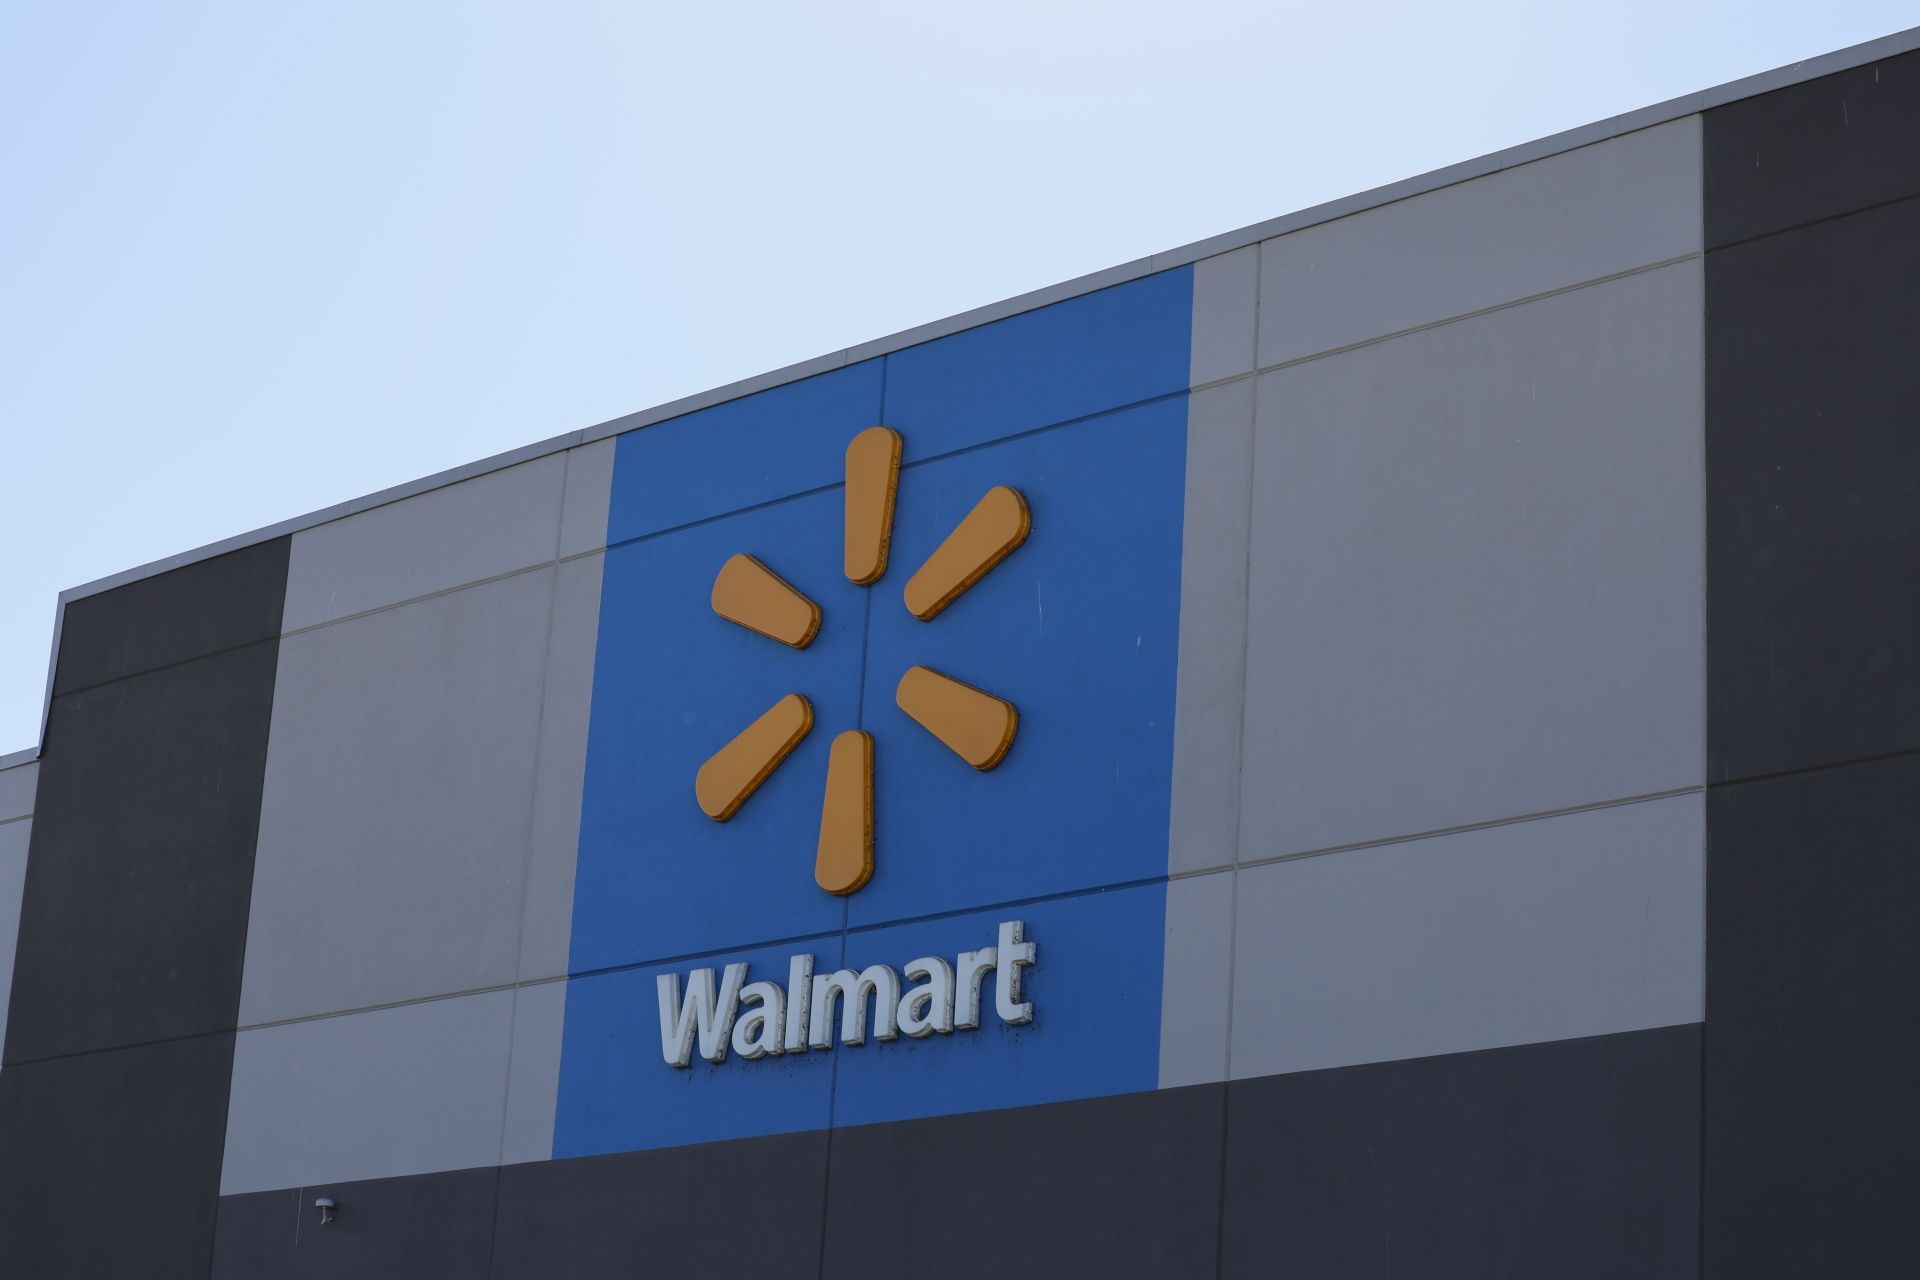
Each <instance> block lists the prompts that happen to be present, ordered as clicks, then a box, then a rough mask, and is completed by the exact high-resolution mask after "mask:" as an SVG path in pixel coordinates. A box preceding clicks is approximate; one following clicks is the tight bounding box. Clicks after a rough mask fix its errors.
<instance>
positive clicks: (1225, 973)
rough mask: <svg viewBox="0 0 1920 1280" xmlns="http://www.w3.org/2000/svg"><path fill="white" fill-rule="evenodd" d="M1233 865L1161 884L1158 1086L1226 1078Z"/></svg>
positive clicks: (1169, 1087)
mask: <svg viewBox="0 0 1920 1280" xmlns="http://www.w3.org/2000/svg"><path fill="white" fill-rule="evenodd" d="M1233 877H1234V873H1233V872H1232V871H1216V872H1213V873H1211V874H1209V875H1204V876H1186V877H1183V878H1181V879H1178V880H1171V881H1168V882H1167V942H1166V953H1165V954H1166V968H1165V971H1164V975H1163V986H1162V988H1161V1000H1160V1087H1161V1088H1162V1089H1171V1088H1174V1087H1176V1086H1178V1085H1183V1084H1210V1083H1212V1082H1214V1081H1216V1080H1225V1079H1226V1078H1227V1012H1228V1001H1229V998H1230V996H1231V994H1232V989H1231V985H1230V981H1229V979H1230V976H1231V974H1232V972H1233V964H1232V961H1233Z"/></svg>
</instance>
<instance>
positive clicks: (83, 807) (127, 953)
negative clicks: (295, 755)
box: [6, 640, 277, 1146]
mask: <svg viewBox="0 0 1920 1280" xmlns="http://www.w3.org/2000/svg"><path fill="white" fill-rule="evenodd" d="M276 647H277V642H276V641H271V640H269V641H265V642H262V643H258V644H253V645H248V646H245V647H243V648H239V649H230V650H227V651H225V652H223V653H220V654H217V655H215V656H213V657H207V658H200V659H197V660H195V661H192V662H185V663H179V664H176V665H173V666H169V667H164V668H161V669H159V670H156V671H150V672H147V673H146V674H144V675H138V676H133V677H130V678H127V679H123V680H116V681H113V682H112V683H110V684H104V685H97V686H95V687H93V688H90V689H86V690H83V691H81V692H78V693H70V694H65V695H62V696H60V697H57V698H55V699H54V700H53V708H52V713H51V717H50V719H49V722H48V731H47V743H46V754H45V755H44V756H43V757H42V758H41V768H40V790H39V800H38V815H37V816H36V818H35V820H34V823H33V839H32V845H31V851H30V854H29V856H28V860H27V882H26V893H25V897H24V905H23V907H22V910H21V921H20V942H19V951H18V953H17V963H16V965H15V971H14V984H13V1000H12V1005H11V1011H10V1017H9V1025H8V1028H7V1043H6V1061H7V1062H9V1063H13V1062H18V1061H22V1060H26V1059H32V1058H43V1057H50V1056H53V1055H56V1054H67V1053H75V1052H80V1051H84V1050H91V1049H99V1048H106V1047H110V1046H115V1045H127V1044H138V1043H143V1042H148V1041H155V1040H165V1039H169V1038H172V1037H176V1036H185V1035H194V1034H198V1033H203V1032H209V1031H220V1030H228V1029H231V1028H232V1027H233V1026H234V1019H235V1014H236V1011H237V1009H238V1007H239V996H240V966H241V960H242V957H243V955H244V952H245V943H246V929H247V907H248V901H249V895H250V891H251V885H252V878H253V849H254V837H255V834H256V831H257V828H258V826H259V817H260V784H261V779H262V777H263V774H264V769H265V763H266V750H267V725H268V718H269V715H270V712H271V709H272V704H273V679H274V665H275V649H276ZM225 1078H226V1068H225V1066H222V1068H221V1079H222V1113H223V1114H224V1110H225V1095H224V1091H225V1083H224V1082H225ZM215 1132H216V1137H217V1133H218V1127H217V1126H216V1131H215ZM217 1145H218V1144H217V1142H216V1146H217Z"/></svg>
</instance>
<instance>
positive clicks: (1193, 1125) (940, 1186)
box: [821, 1085, 1225, 1280]
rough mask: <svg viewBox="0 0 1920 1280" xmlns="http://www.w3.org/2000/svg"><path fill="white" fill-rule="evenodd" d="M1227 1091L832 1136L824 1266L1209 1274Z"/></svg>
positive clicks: (876, 1272) (975, 1272) (920, 1272)
mask: <svg viewBox="0 0 1920 1280" xmlns="http://www.w3.org/2000/svg"><path fill="white" fill-rule="evenodd" d="M1224 1092H1225V1089H1224V1086H1221V1085H1196V1086H1193V1087H1190V1088H1185V1089H1168V1090H1164V1091H1161V1092H1159V1093H1135V1094H1124V1095H1121V1096H1119V1097H1113V1098H1095V1099H1090V1100H1087V1101H1082V1102H1067V1103H1057V1104H1054V1105H1051V1106H1043V1107H1023V1108H1019V1109H1016V1110H1010V1111H988V1112H980V1113H977V1114H974V1115H959V1116H943V1117H940V1118H938V1119H931V1120H910V1121H903V1122H900V1123H895V1124H881V1125H869V1126H865V1127H861V1128H857V1129H839V1130H836V1131H835V1132H834V1135H833V1151H832V1159H831V1161H830V1164H829V1172H828V1194H827V1224H826V1230H827V1242H826V1252H825V1258H826V1265H825V1267H824V1268H823V1269H822V1272H821V1274H822V1275H823V1276H825V1277H830V1278H835V1280H837V1278H839V1277H847V1278H852V1277H869V1276H890V1275H912V1276H915V1277H919V1278H922V1280H928V1278H932V1277H941V1276H954V1277H967V1278H968V1280H972V1278H973V1277H978V1276H984V1275H993V1274H997V1273H1002V1272H1005V1273H1008V1274H1015V1273H1017V1274H1022V1275H1033V1276H1101V1277H1124V1276H1145V1277H1156V1278H1164V1277H1178V1276H1212V1275H1213V1274H1214V1271H1215V1264H1216V1249H1217V1246H1218V1241H1219V1207H1220V1137H1221V1116H1222V1111H1221V1108H1222V1106H1223V1103H1224Z"/></svg>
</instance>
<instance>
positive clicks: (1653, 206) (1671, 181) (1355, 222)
mask: <svg viewBox="0 0 1920 1280" xmlns="http://www.w3.org/2000/svg"><path fill="white" fill-rule="evenodd" d="M1700 227H1701V223H1700V120H1699V117H1698V116H1689V117H1687V118H1686V119H1683V120H1675V121H1672V122H1671V123H1668V124H1663V125H1660V126H1658V127H1656V128H1652V129H1644V130H1642V131H1640V132H1638V133H1630V134H1627V135H1625V136H1624V137H1620V138H1613V139H1609V140H1608V141H1605V142H1599V143H1595V144H1593V145H1592V146H1588V147H1582V148H1580V149H1579V150H1577V151H1569V152H1566V153H1564V154H1561V155H1557V156H1551V157H1548V158H1547V159H1544V160H1536V161H1534V162H1533V163H1531V164H1526V165H1521V166H1518V167H1517V168H1513V169H1507V170H1504V171H1502V172H1500V173H1495V174H1490V175H1488V176H1486V177H1483V178H1475V179H1473V180H1472V181H1469V182H1461V183H1457V184H1455V185H1454V186H1451V187H1443V188H1441V189H1440V190H1438V191H1432V192H1428V193H1427V194H1425V195H1419V196H1414V197H1412V198H1411V199H1407V200H1401V201H1398V202H1396V203H1394V204H1389V205H1383V206H1381V207H1379V208H1376V209H1369V210H1367V211H1365V212H1363V213H1356V214H1350V215H1349V216H1347V217H1345V218H1339V219H1336V220H1335V221H1333V222H1327V223H1322V224H1320V225H1319V226H1314V227H1308V228H1305V229H1303V230H1300V231H1295V232H1292V233H1291V234H1288V235H1284V236H1279V237H1277V238H1275V239H1272V240H1269V241H1267V242H1266V243H1265V244H1264V245H1262V246H1261V249H1262V255H1261V277H1262V278H1261V281H1260V364H1261V367H1263V368H1264V367H1266V366H1268V365H1272V364H1277V363H1279V362H1281V361H1285V360H1296V359H1299V358H1300V357H1302V356H1307V355H1312V354H1313V353H1315V352H1319V351H1330V350H1333V349H1335V348H1338V347H1344V346H1348V345H1350V344H1352V343H1355V342H1364V341H1366V340H1367V339H1369V338H1377V337H1381V336H1383V335H1385V334H1389V333H1397V332H1399V331H1401V330H1403V329H1410V328H1413V327H1415V326H1417V325H1424V324H1431V323H1433V322H1434V321H1436V320H1444V319H1446V318H1447V317H1449V316H1457V315H1463V314H1465V313H1467V312H1470V311H1478V310H1480V309H1482V308H1485V307H1492V306H1498V305H1500V304H1502V303H1506V302H1512V301H1515V300H1517V299H1520V298H1528V297H1532V296H1534V295H1536V294H1541V293H1546V292H1549V291H1551V290H1554V289H1561V288H1565V287H1566V286H1568V285H1572V284H1578V283H1580V282H1581V281H1583V280H1593V279H1597V278H1599V277H1601V276H1607V275H1612V274H1615V273H1616V272H1621V271H1628V270H1631V269H1633V268H1635V267H1642V266H1646V265H1647V264H1649V263H1653V262H1664V261H1667V260H1669V259H1672V258H1677V257H1680V256H1681V255H1683V254H1688V253H1697V252H1699V250H1700V236H1701V230H1700Z"/></svg>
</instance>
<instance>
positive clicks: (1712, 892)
mask: <svg viewBox="0 0 1920 1280" xmlns="http://www.w3.org/2000/svg"><path fill="white" fill-rule="evenodd" d="M1707 815H1708V818H1707V820H1708V826H1707V832H1708V835H1707V839H1708V873H1707V876H1708V880H1707V904H1708V905H1707V1024H1706V1025H1707V1032H1706V1072H1705V1081H1706V1091H1707V1095H1706V1096H1707V1112H1706V1175H1707V1176H1706V1210H1705V1223H1704V1232H1705V1243H1706V1274H1707V1275H1709V1276H1713V1277H1726V1278H1728V1280H1731V1278H1732V1277H1742V1278H1743V1280H1752V1278H1755V1277H1768V1276H1814V1275H1820V1276H1891V1275H1905V1274H1911V1273H1912V1270H1913V1267H1914V1265H1915V1259H1916V1258H1920V1220H1916V1218H1915V1216H1914V1214H1913V1204H1912V1201H1913V1189H1914V1186H1915V1185H1916V1183H1920V1110H1917V1109H1916V1108H1915V1106H1914V1103H1913V1090H1914V1064H1915V1062H1916V1061H1920V1019H1916V1017H1915V1016H1914V990H1915V987H1916V985H1920V930H1916V929H1915V927H1914V921H1915V920H1916V919H1920V858H1917V857H1916V856H1915V838H1914V833H1915V832H1916V830H1920V755H1907V756H1902V757H1900V758H1898V759H1894V760H1884V761H1879V762H1875V763H1872V764H1860V765H1850V766H1847V767H1844V768H1837V769H1825V770H1819V771H1816V772H1810V773H1805V774H1801V775H1798V776H1795V777H1790V778H1776V779H1769V780H1766V781H1761V782H1749V783H1741V784H1739V785H1735V786H1728V787H1716V788H1713V789H1712V790H1711V791H1710V793H1709V796H1708V810H1707Z"/></svg>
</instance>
